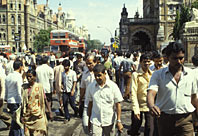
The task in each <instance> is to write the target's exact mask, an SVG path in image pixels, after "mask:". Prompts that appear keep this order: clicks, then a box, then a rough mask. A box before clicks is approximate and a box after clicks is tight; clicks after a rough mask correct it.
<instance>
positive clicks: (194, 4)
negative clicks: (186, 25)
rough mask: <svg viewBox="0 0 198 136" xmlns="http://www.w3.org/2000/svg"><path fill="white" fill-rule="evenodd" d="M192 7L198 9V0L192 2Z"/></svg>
mask: <svg viewBox="0 0 198 136" xmlns="http://www.w3.org/2000/svg"><path fill="white" fill-rule="evenodd" d="M191 8H196V9H198V1H197V0H196V1H195V2H193V3H192V6H191Z"/></svg>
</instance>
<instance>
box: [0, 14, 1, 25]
mask: <svg viewBox="0 0 198 136" xmlns="http://www.w3.org/2000/svg"><path fill="white" fill-rule="evenodd" d="M0 24H1V15H0Z"/></svg>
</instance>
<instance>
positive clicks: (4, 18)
mask: <svg viewBox="0 0 198 136" xmlns="http://www.w3.org/2000/svg"><path fill="white" fill-rule="evenodd" d="M3 23H4V24H5V23H6V16H5V15H3Z"/></svg>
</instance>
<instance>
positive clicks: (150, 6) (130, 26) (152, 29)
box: [119, 0, 194, 51]
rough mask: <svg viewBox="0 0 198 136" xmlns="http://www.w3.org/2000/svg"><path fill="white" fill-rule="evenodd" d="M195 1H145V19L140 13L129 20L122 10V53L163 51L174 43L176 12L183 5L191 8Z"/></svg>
mask: <svg viewBox="0 0 198 136" xmlns="http://www.w3.org/2000/svg"><path fill="white" fill-rule="evenodd" d="M193 1H194V0H143V17H142V18H140V15H139V13H138V11H137V12H136V14H135V16H134V18H128V12H127V8H126V7H125V5H124V7H123V8H122V12H121V19H120V23H119V25H120V47H119V48H120V49H121V50H122V51H129V50H130V51H137V50H139V51H150V50H153V49H159V50H161V49H162V48H164V47H165V46H166V45H167V44H168V42H170V41H173V35H172V33H173V26H174V23H175V17H176V11H177V10H178V9H180V7H181V5H182V4H184V5H187V6H190V5H191V3H192V2H193Z"/></svg>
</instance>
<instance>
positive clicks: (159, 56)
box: [152, 51, 163, 59]
mask: <svg viewBox="0 0 198 136" xmlns="http://www.w3.org/2000/svg"><path fill="white" fill-rule="evenodd" d="M162 57H163V56H162V54H161V53H160V52H158V51H153V52H152V59H158V58H162Z"/></svg>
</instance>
